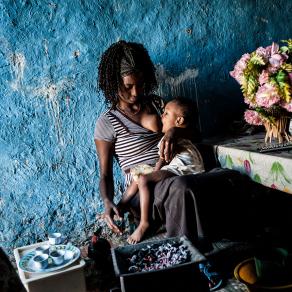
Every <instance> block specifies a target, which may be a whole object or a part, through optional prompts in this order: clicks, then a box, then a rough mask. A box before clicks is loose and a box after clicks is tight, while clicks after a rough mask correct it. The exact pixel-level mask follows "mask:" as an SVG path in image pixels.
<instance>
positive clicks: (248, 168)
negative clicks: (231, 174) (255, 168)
mask: <svg viewBox="0 0 292 292" xmlns="http://www.w3.org/2000/svg"><path fill="white" fill-rule="evenodd" d="M243 165H244V168H245V171H246V173H247V174H250V172H251V167H250V162H249V161H248V160H244V162H243Z"/></svg>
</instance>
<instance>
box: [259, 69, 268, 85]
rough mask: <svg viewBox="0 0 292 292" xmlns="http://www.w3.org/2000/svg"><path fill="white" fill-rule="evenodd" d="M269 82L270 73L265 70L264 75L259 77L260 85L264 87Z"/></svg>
mask: <svg viewBox="0 0 292 292" xmlns="http://www.w3.org/2000/svg"><path fill="white" fill-rule="evenodd" d="M268 81H269V72H268V71H266V70H263V71H262V73H261V74H260V76H259V83H260V85H263V84H265V83H267V82H268Z"/></svg>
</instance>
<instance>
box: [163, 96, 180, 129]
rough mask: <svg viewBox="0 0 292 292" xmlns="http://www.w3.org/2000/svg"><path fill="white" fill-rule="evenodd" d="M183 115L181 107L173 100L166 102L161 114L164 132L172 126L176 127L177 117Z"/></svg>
mask: <svg viewBox="0 0 292 292" xmlns="http://www.w3.org/2000/svg"><path fill="white" fill-rule="evenodd" d="M180 116H182V112H181V109H180V107H179V106H178V105H177V104H176V103H175V102H173V101H170V102H168V103H167V104H166V106H165V108H164V112H163V114H162V115H161V121H162V133H166V132H167V131H168V130H169V129H170V128H172V127H176V126H177V125H176V121H177V118H178V117H180Z"/></svg>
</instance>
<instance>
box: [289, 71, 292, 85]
mask: <svg viewBox="0 0 292 292" xmlns="http://www.w3.org/2000/svg"><path fill="white" fill-rule="evenodd" d="M288 77H289V80H290V84H291V85H292V73H288Z"/></svg>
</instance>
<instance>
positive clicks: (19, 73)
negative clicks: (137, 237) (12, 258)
mask: <svg viewBox="0 0 292 292" xmlns="http://www.w3.org/2000/svg"><path fill="white" fill-rule="evenodd" d="M291 11H292V2H291V1H287V0H273V1H272V0H271V1H269V0H261V1H260V0H258V1H256V0H230V1H229V0H209V1H208V0H198V1H194V0H193V1H186V0H175V1H173V0H160V1H159V0H157V1H155V0H153V1H151V0H144V1H142V0H135V1H129V0H112V1H109V0H100V1H98V0H87V1H86V0H85V1H81V0H80V1H77V0H62V1H60V0H58V1H57V0H55V1H54V0H52V1H45V0H40V1H37V0H35V1H29V0H26V1H21V0H16V1H8V0H2V1H1V2H0V98H1V102H0V124H1V129H0V171H1V173H0V195H1V197H0V246H1V247H3V248H4V249H5V250H6V251H7V252H8V253H10V254H11V251H12V250H13V248H14V247H17V246H22V245H25V244H28V243H33V242H35V241H37V240H42V239H44V238H45V237H46V234H47V233H48V232H49V231H53V230H62V232H64V233H65V234H66V235H68V236H74V238H75V239H76V238H79V239H84V238H86V236H87V235H88V232H89V231H90V228H91V227H92V226H93V224H94V221H95V214H96V212H97V211H100V210H101V208H102V204H101V201H100V200H99V192H98V185H97V181H98V171H97V169H98V161H97V159H96V154H95V147H94V142H93V130H94V124H95V120H96V118H97V117H98V115H99V114H100V113H101V112H102V111H103V110H104V109H105V104H104V102H103V98H102V95H101V94H100V93H98V92H97V87H96V78H97V64H98V61H99V59H100V56H101V54H102V52H103V51H104V50H105V49H106V48H107V47H108V46H109V45H110V44H111V43H113V42H115V41H117V40H119V39H125V40H128V41H136V42H142V43H143V44H144V45H145V46H146V48H147V49H148V50H149V53H150V55H151V57H152V60H153V61H154V63H155V64H156V65H157V68H158V73H159V79H160V80H161V82H162V83H161V86H160V88H159V93H160V94H163V95H164V96H170V95H173V94H182V95H189V96H192V97H193V98H195V97H197V98H198V103H199V109H200V117H201V127H202V130H203V133H204V135H205V136H208V135H213V134H216V133H218V132H219V131H221V130H222V129H224V127H225V126H226V125H227V124H228V123H230V121H231V120H233V119H234V118H237V119H238V118H239V117H240V115H241V113H242V109H243V102H242V98H241V93H240V89H239V86H238V85H237V84H236V82H235V81H234V80H233V79H232V78H231V77H229V71H230V70H232V69H233V65H234V63H235V62H236V60H237V59H238V58H239V57H240V56H241V55H242V54H243V53H245V52H247V51H252V50H254V49H255V48H257V47H258V46H267V45H269V44H270V43H271V42H272V41H280V40H282V39H287V38H291V37H292V35H291V28H292V26H291V24H292V18H291ZM115 176H116V178H118V177H119V176H120V173H119V171H118V169H117V168H116V171H115ZM117 187H118V186H117Z"/></svg>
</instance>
